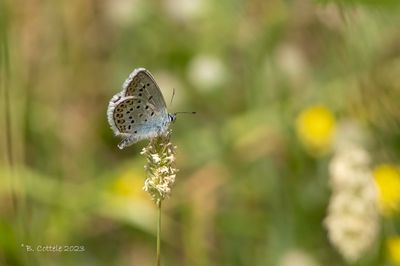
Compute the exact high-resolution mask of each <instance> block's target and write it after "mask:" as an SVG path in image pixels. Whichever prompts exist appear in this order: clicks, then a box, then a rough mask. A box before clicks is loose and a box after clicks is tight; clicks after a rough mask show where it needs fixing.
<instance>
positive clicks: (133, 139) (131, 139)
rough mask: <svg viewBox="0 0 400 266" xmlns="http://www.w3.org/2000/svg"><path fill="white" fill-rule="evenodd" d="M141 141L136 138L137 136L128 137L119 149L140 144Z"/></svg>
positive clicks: (120, 144)
mask: <svg viewBox="0 0 400 266" xmlns="http://www.w3.org/2000/svg"><path fill="white" fill-rule="evenodd" d="M138 141H139V139H138V138H136V137H135V136H128V137H126V138H124V139H123V140H122V141H121V142H120V143H119V144H118V148H119V149H121V150H122V149H124V148H126V147H128V146H131V145H132V144H134V143H136V142H138Z"/></svg>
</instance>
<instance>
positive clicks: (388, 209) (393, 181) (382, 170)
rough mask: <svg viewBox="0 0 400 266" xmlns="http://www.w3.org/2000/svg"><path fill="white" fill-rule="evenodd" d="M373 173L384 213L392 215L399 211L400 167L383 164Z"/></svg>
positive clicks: (380, 205)
mask: <svg viewBox="0 0 400 266" xmlns="http://www.w3.org/2000/svg"><path fill="white" fill-rule="evenodd" d="M373 175H374V178H375V182H376V185H377V187H378V192H379V207H380V209H381V211H382V213H383V214H384V215H391V214H393V213H394V212H397V211H398V210H399V207H400V169H399V168H398V167H396V166H394V165H390V164H381V165H378V166H376V167H375V168H374V170H373ZM399 250H400V249H399ZM399 252H400V251H399ZM399 258H400V255H399ZM399 261H400V260H399Z"/></svg>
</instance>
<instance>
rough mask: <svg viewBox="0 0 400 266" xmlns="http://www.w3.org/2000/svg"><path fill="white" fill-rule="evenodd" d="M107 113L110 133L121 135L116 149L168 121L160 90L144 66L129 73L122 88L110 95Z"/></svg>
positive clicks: (152, 133)
mask: <svg viewBox="0 0 400 266" xmlns="http://www.w3.org/2000/svg"><path fill="white" fill-rule="evenodd" d="M107 116H108V122H109V124H110V125H111V128H112V129H113V131H114V133H115V134H116V135H120V136H123V137H124V139H123V140H122V142H121V143H120V144H119V145H118V147H119V148H120V149H122V148H124V147H126V146H129V145H131V144H133V143H135V142H137V141H139V140H142V139H146V138H151V137H155V136H156V135H157V134H159V133H160V132H163V131H164V130H165V129H166V128H167V124H168V121H169V120H168V113H167V109H166V104H165V101H164V98H163V96H162V94H161V91H160V89H159V87H158V86H157V84H156V82H155V81H154V79H153V77H152V76H151V74H150V73H149V72H148V71H147V70H145V69H144V68H139V69H136V70H135V71H133V72H132V73H131V74H130V75H129V77H128V79H127V80H126V81H125V82H124V85H123V91H122V92H120V93H117V94H116V95H114V97H113V98H112V99H111V101H110V104H109V107H108V110H107Z"/></svg>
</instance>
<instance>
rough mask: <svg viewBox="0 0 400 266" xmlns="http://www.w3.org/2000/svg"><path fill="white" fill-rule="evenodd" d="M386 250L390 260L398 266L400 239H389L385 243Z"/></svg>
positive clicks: (399, 261)
mask: <svg viewBox="0 0 400 266" xmlns="http://www.w3.org/2000/svg"><path fill="white" fill-rule="evenodd" d="M386 248H387V252H388V255H389V258H390V260H391V261H392V262H393V264H394V265H399V266H400V237H398V236H396V237H391V238H389V239H388V240H387V241H386Z"/></svg>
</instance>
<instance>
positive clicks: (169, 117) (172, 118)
mask: <svg viewBox="0 0 400 266" xmlns="http://www.w3.org/2000/svg"><path fill="white" fill-rule="evenodd" d="M168 120H169V122H170V123H172V122H175V120H176V114H168Z"/></svg>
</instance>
